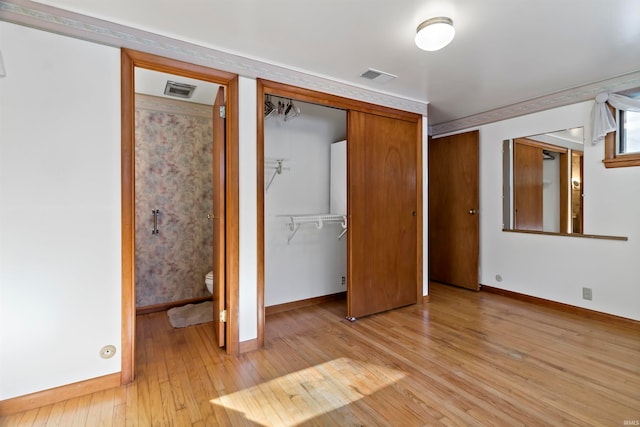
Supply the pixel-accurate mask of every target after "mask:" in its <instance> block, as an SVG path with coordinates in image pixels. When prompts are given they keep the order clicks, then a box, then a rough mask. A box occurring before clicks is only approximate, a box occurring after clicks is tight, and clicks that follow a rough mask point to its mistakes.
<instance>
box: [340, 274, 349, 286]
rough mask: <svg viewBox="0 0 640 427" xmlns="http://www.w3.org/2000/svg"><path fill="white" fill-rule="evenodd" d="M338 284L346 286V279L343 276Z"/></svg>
mask: <svg viewBox="0 0 640 427" xmlns="http://www.w3.org/2000/svg"><path fill="white" fill-rule="evenodd" d="M340 283H341V284H342V286H346V285H347V278H346V277H345V276H342V281H341V282H340Z"/></svg>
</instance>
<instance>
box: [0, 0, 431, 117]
mask: <svg viewBox="0 0 640 427" xmlns="http://www.w3.org/2000/svg"><path fill="white" fill-rule="evenodd" d="M0 20H2V21H7V22H12V23H14V24H19V25H25V26H29V27H33V28H37V29H40V30H44V31H50V32H54V33H58V34H62V35H65V36H70V37H76V38H80V39H83V40H87V41H90V42H94V43H100V44H104V45H107V46H113V47H117V48H126V49H132V50H138V51H142V52H146V53H152V54H155V55H159V56H164V57H167V58H171V59H176V60H179V61H185V62H190V63H193V64H198V65H202V66H205V67H210V68H215V69H218V70H221V71H227V72H230V73H234V74H238V75H240V76H243V77H249V78H262V79H266V80H272V81H276V82H279V83H284V84H288V85H292V86H298V87H302V88H305V89H311V90H316V91H319V92H323V93H327V94H331V95H335V96H341V97H344V98H349V99H354V100H358V101H362V102H367V103H371V104H377V105H382V106H385V107H390V108H395V109H398V110H402V111H409V112H412V113H417V114H421V115H423V116H426V115H427V105H428V104H427V103H426V102H420V101H416V100H411V99H405V98H402V97H399V96H394V95H390V94H385V93H381V92H376V91H373V90H370V89H365V88H362V87H358V86H354V85H350V84H346V83H341V82H337V81H334V80H330V79H327V78H325V77H321V76H316V75H313V74H311V73H308V72H301V71H296V70H292V69H288V68H285V67H281V66H278V65H274V64H269V63H266V62H261V61H257V60H254V59H250V58H245V57H242V56H239V55H234V54H231V53H227V52H222V51H220V50H215V49H211V48H208V47H203V46H199V45H196V44H193V43H187V42H184V41H180V40H177V39H173V38H169V37H165V36H161V35H158V34H154V33H150V32H147V31H142V30H138V29H136V28H132V27H128V26H124V25H120V24H115V23H113V22H109V21H105V20H101V19H96V18H92V17H89V16H86V15H81V14H78V13H75V12H69V11H66V10H62V9H59V8H55V7H51V6H47V5H43V4H40V3H35V2H32V1H28V0H8V1H5V0H0Z"/></svg>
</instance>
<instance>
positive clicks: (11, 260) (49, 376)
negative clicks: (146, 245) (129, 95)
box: [0, 22, 121, 400]
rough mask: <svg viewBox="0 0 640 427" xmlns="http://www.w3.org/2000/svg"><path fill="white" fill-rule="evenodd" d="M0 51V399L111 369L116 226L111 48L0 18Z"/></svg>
mask: <svg viewBox="0 0 640 427" xmlns="http://www.w3.org/2000/svg"><path fill="white" fill-rule="evenodd" d="M0 50H1V51H2V56H3V58H4V63H5V67H6V71H7V76H6V77H5V78H0V400H1V399H7V398H11V397H15V396H19V395H23V394H28V393H31V392H35V391H39V390H44V389H48V388H51V387H56V386H60V385H64V384H68V383H73V382H77V381H81V380H86V379H88V378H93V377H98V376H102V375H106V374H110V373H115V372H119V371H120V339H121V325H120V317H121V308H120V300H121V259H120V256H121V253H120V252H121V249H120V247H121V244H120V233H121V227H120V52H119V50H118V49H114V48H109V47H105V46H102V45H97V44H92V43H88V42H84V41H80V40H76V39H72V38H67V37H62V36H58V35H55V34H50V33H45V32H42V31H36V30H33V29H30V28H26V27H21V26H17V25H13V24H10V23H7V22H0ZM107 344H112V345H115V346H116V347H117V353H116V355H115V357H113V358H111V359H108V360H104V359H101V358H100V356H99V351H100V349H101V348H102V347H103V346H105V345H107Z"/></svg>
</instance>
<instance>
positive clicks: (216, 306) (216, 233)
mask: <svg viewBox="0 0 640 427" xmlns="http://www.w3.org/2000/svg"><path fill="white" fill-rule="evenodd" d="M223 105H224V87H222V86H221V87H220V88H219V89H218V94H217V96H216V100H215V102H214V104H213V323H214V328H215V333H216V339H217V343H218V346H219V347H222V346H224V345H225V337H226V334H225V330H226V327H225V326H226V324H225V323H223V322H221V321H220V313H221V312H222V311H224V310H225V301H226V274H225V218H226V209H225V200H226V197H225V195H226V193H225V188H226V180H225V177H226V172H225V161H226V156H225V119H224V117H221V114H220V107H222V106H223Z"/></svg>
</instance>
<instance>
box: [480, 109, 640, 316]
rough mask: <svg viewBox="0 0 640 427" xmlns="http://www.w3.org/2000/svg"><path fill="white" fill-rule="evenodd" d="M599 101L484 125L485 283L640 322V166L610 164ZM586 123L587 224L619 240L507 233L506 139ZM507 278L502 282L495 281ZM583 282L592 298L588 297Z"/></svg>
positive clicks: (590, 229) (482, 261)
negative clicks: (597, 129)
mask: <svg viewBox="0 0 640 427" xmlns="http://www.w3.org/2000/svg"><path fill="white" fill-rule="evenodd" d="M592 106H593V103H592V102H583V103H579V104H575V105H570V106H567V107H562V108H557V109H553V110H548V111H544V112H540V113H535V114H530V115H527V116H523V117H518V118H514V119H510V120H504V121H501V122H497V123H492V124H488V125H484V126H481V127H480V215H481V216H480V283H482V284H484V285H489V286H494V287H497V288H502V289H507V290H510V291H514V292H519V293H523V294H526V295H532V296H536V297H539V298H545V299H549V300H553V301H558V302H561V303H566V304H570V305H574V306H579V307H585V308H588V309H592V310H597V311H601V312H605V313H609V314H614V315H617V316H622V317H627V318H631V319H636V320H640V303H639V302H640V286H638V283H639V282H638V280H639V279H638V278H639V277H640V263H639V262H638V254H640V185H638V183H640V167H630V168H617V169H606V168H605V167H604V165H603V164H602V159H603V154H604V147H603V146H602V144H599V145H595V146H594V145H592V144H591V142H589V141H591V125H590V119H591V110H592ZM577 126H584V127H585V141H586V142H585V146H584V187H585V197H584V225H585V232H586V233H589V234H606V235H618V236H627V237H628V238H629V240H628V241H612V240H599V239H586V238H575V237H562V236H544V235H532V234H520V233H510V232H503V231H502V187H501V186H502V163H501V162H502V141H503V140H505V139H509V138H514V137H519V136H524V135H534V134H539V133H543V132H548V131H556V130H560V129H565V128H571V127H577ZM496 275H500V276H502V281H497V280H496ZM582 287H590V288H592V289H593V300H592V301H586V300H583V299H582Z"/></svg>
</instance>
